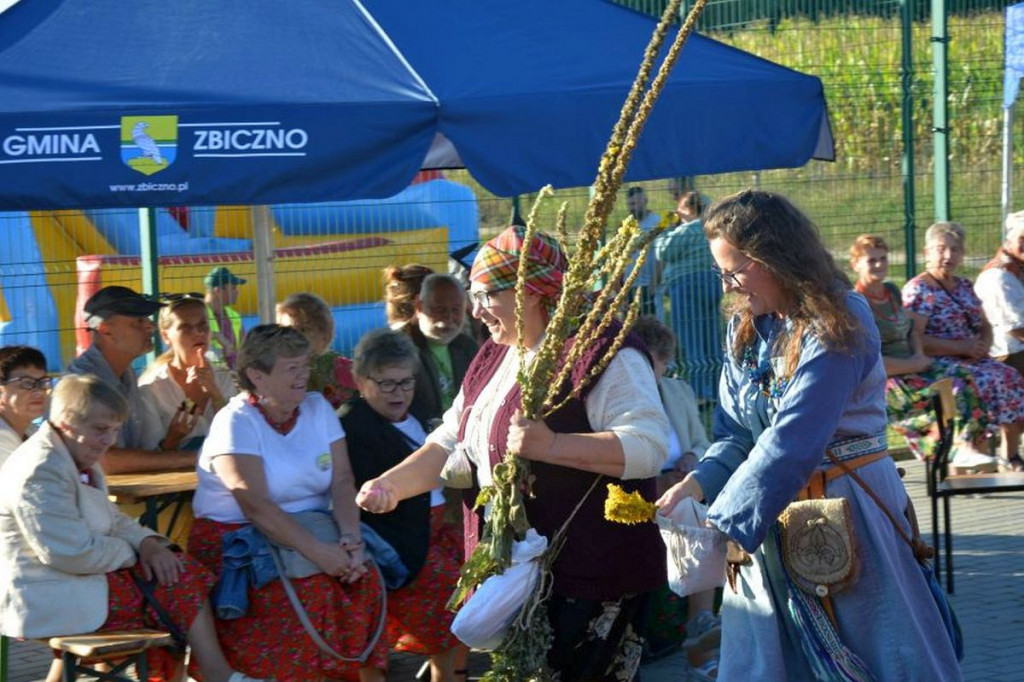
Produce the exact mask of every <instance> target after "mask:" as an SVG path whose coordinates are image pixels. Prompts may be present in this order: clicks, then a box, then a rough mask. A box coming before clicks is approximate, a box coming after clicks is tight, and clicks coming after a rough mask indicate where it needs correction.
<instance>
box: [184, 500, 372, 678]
mask: <svg viewBox="0 0 1024 682" xmlns="http://www.w3.org/2000/svg"><path fill="white" fill-rule="evenodd" d="M240 527H241V525H239V524H228V523H218V522H217V521H211V520H210V519H196V521H195V523H194V524H193V525H192V532H191V533H190V534H189V541H188V547H189V552H190V553H191V554H192V555H193V556H194V557H195V558H196V559H198V560H199V561H200V562H202V563H203V564H204V565H205V566H206V567H207V568H209V569H210V570H211V571H213V573H214V574H217V575H219V574H220V568H221V548H222V544H221V537H222V536H223V535H224V534H225V533H227V532H230V531H232V530H236V529H238V528H240ZM292 585H293V586H294V587H295V592H296V593H297V594H298V596H299V599H300V600H301V601H302V604H303V605H304V606H305V607H306V613H307V614H308V615H309V620H310V621H311V622H312V623H313V626H314V627H315V628H316V629H317V631H318V632H319V633H320V636H321V637H323V638H324V640H325V641H326V642H327V643H328V644H329V645H330V646H331V647H332V648H333V649H334V650H335V651H337V652H338V653H340V654H342V655H343V656H347V657H355V656H358V655H359V654H361V653H362V652H363V650H364V649H365V648H366V644H367V642H368V641H369V639H370V637H371V636H372V635H373V633H374V631H375V630H376V627H377V620H376V619H377V614H378V612H379V609H380V592H381V589H382V586H381V584H380V581H379V580H378V579H377V576H376V575H375V574H373V573H370V574H368V575H367V576H366V577H364V578H362V579H361V580H359V581H357V582H355V583H351V584H349V583H343V582H341V581H339V580H338V579H337V578H332V577H330V576H328V575H322V574H321V575H315V576H312V577H309V578H303V579H296V580H292ZM216 622H217V635H218V637H219V639H220V644H221V648H223V650H224V656H225V658H227V661H228V663H229V664H230V665H231V667H232V668H233V669H234V670H239V671H241V672H244V673H245V674H246V675H250V676H252V677H272V678H274V679H276V680H282V681H283V680H288V681H289V682H319V681H320V680H321V679H322V678H324V677H329V678H331V679H338V680H358V679H359V674H358V671H359V668H360V667H362V666H372V667H376V668H381V669H386V668H387V656H388V642H387V638H386V637H384V636H383V635H382V636H381V638H380V640H379V641H378V642H377V644H376V646H375V647H374V649H373V651H372V652H371V653H370V656H369V658H368V659H367V661H366V663H363V664H359V663H346V662H344V661H339V660H338V659H336V658H334V657H333V656H330V655H329V654H326V653H324V652H322V651H321V650H320V648H319V647H317V645H316V644H314V643H313V640H312V639H310V637H309V634H307V633H306V630H305V629H304V628H303V627H302V623H300V622H299V618H298V616H296V615H295V611H294V610H293V609H292V605H291V602H289V601H288V596H287V595H286V594H285V591H284V587H282V586H281V581H279V580H274V581H273V582H271V583H269V584H267V585H265V586H263V587H262V588H260V589H259V590H253V589H250V590H249V611H248V613H247V614H246V615H245V616H243V617H242V618H238V619H235V620H221V619H219V618H218V619H216ZM191 672H192V671H191V670H190V673H191ZM193 677H195V675H193ZM197 679H199V678H197Z"/></svg>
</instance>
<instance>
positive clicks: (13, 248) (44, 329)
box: [0, 212, 73, 372]
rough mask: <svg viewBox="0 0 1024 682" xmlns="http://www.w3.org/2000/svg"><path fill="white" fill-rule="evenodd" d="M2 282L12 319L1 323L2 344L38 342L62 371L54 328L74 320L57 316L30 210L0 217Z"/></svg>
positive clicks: (53, 369)
mask: <svg viewBox="0 0 1024 682" xmlns="http://www.w3.org/2000/svg"><path fill="white" fill-rule="evenodd" d="M0 225H3V229H2V230H0V253H3V254H4V258H3V260H2V261H0V286H3V290H4V299H5V300H6V301H7V310H8V311H9V312H10V315H11V320H10V322H4V323H2V324H0V345H2V346H11V345H25V346H35V347H36V348H38V349H39V350H41V351H43V354H44V355H45V356H46V362H47V363H48V364H49V367H47V369H48V370H49V371H51V372H59V371H61V370H62V369H63V368H62V367H61V364H62V363H61V357H60V340H59V338H58V334H57V332H56V331H55V330H57V329H60V328H62V327H65V326H70V325H71V324H73V322H72V321H71V320H65V321H63V322H62V321H61V320H58V319H57V304H56V302H55V301H54V300H53V295H52V294H51V293H50V284H49V282H47V281H46V270H45V268H44V266H43V257H42V254H40V253H39V247H38V244H37V242H36V235H35V231H34V230H33V229H32V221H31V220H30V219H29V217H28V213H23V212H17V213H7V214H4V216H3V219H2V220H0Z"/></svg>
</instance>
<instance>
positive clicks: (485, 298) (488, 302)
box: [469, 287, 512, 308]
mask: <svg viewBox="0 0 1024 682" xmlns="http://www.w3.org/2000/svg"><path fill="white" fill-rule="evenodd" d="M511 288H512V287H502V288H501V289H492V290H491V291H471V292H469V300H470V301H472V302H473V305H478V306H480V307H481V308H490V307H491V306H493V305H494V297H495V296H496V295H498V294H500V293H501V292H503V291H508V290H509V289H511Z"/></svg>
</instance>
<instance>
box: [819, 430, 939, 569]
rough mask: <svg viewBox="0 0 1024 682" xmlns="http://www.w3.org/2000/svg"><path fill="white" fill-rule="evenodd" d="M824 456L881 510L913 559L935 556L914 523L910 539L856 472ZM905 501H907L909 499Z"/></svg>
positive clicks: (829, 452) (834, 457) (829, 454)
mask: <svg viewBox="0 0 1024 682" xmlns="http://www.w3.org/2000/svg"><path fill="white" fill-rule="evenodd" d="M825 454H826V455H827V456H828V458H829V459H830V460H831V461H832V464H833V465H835V466H837V467H839V468H840V469H842V470H843V473H845V474H846V475H847V476H849V477H850V478H852V479H853V480H854V481H856V483H857V485H859V486H860V487H861V488H862V489H863V490H864V492H866V493H867V494H868V497H870V498H871V499H872V500H874V501H875V504H876V505H878V508H879V509H881V510H882V513H883V514H885V516H886V518H887V519H889V523H891V524H892V527H893V528H894V529H895V530H896V532H897V533H898V534H899V536H900V537H901V538H903V541H904V542H906V543H907V545H909V546H910V549H911V551H913V552H914V557H915V558H916V559H917V560H918V561H925V560H927V559H930V558H931V557H932V556H933V555H934V554H935V551H934V550H933V549H932V548H931V547H929V546H928V545H927V544H925V543H924V541H922V540H921V536H920V533H919V531H918V529H917V524H916V523H915V522H914V521H911V530H912V532H913V533H914V536H913V537H911V536H909V535H907V532H906V531H905V530H903V528H901V527H900V524H899V522H898V521H896V517H895V516H893V514H892V512H891V511H889V508H888V507H886V506H885V503H884V502H882V499H881V498H880V497H878V495H876V494H875V491H874V490H872V489H871V486H869V485H868V484H867V483H865V482H864V479H862V478H861V477H860V476H859V475H858V474H857V472H856V471H854V470H853V469H851V468H850V467H848V466H846V464H844V463H843V461H842V460H840V459H839V458H838V457H836V456H835V455H834V454H832V452H831V451H830V450H826V451H825ZM907 499H908V500H909V498H907ZM914 519H915V521H916V514H915V515H914Z"/></svg>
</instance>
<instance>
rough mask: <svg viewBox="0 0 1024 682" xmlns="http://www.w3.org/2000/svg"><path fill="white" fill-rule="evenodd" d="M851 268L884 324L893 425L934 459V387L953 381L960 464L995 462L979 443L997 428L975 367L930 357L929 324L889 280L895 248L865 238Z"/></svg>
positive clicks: (881, 328)
mask: <svg viewBox="0 0 1024 682" xmlns="http://www.w3.org/2000/svg"><path fill="white" fill-rule="evenodd" d="M850 267H851V268H852V269H853V271H854V272H856V273H857V283H856V285H855V286H856V289H857V291H859V292H860V293H862V294H863V295H864V297H865V298H866V299H867V301H868V304H869V305H870V306H871V312H872V314H873V315H874V317H875V324H876V325H877V326H878V333H879V336H880V337H881V341H882V360H883V362H884V363H885V373H886V375H888V377H889V378H888V381H887V382H886V386H885V402H886V410H887V412H888V413H889V423H890V424H891V425H892V426H893V427H894V428H895V429H896V430H897V431H899V432H900V433H901V434H902V435H903V436H904V437H905V438H906V439H907V445H908V446H909V447H910V449H911V451H912V452H913V453H914V454H915V455H917V456H918V457H919V458H922V459H928V458H930V457H932V456H933V455H934V454H935V448H936V446H937V445H938V429H937V428H936V424H935V415H934V413H933V412H932V410H931V409H930V406H929V403H930V401H931V397H932V394H931V390H930V387H931V385H932V384H933V383H934V382H935V381H937V380H939V379H942V378H944V377H949V378H951V379H952V380H953V396H954V399H955V401H956V407H957V413H956V416H955V419H954V426H955V429H956V433H957V435H958V436H959V440H960V444H959V445H958V447H957V450H956V455H957V456H956V458H955V459H956V463H957V464H958V465H960V466H977V465H978V464H981V463H985V462H990V461H991V458H990V457H988V455H981V453H979V452H978V451H977V448H976V447H975V445H974V443H975V442H977V441H980V440H981V439H983V438H984V437H985V436H988V435H989V430H990V429H993V430H994V428H995V427H994V426H992V425H991V420H990V418H989V414H988V411H987V410H986V409H985V408H984V407H983V406H982V404H981V400H980V399H979V398H978V388H977V386H976V385H975V383H974V377H973V375H972V374H971V371H970V369H968V368H967V367H965V366H963V365H961V364H960V363H958V362H953V361H949V360H936V359H935V358H932V357H930V356H928V355H925V353H924V350H923V346H922V342H921V335H922V331H923V329H924V323H923V322H918V324H917V325H915V324H914V320H913V319H912V318H911V317H910V315H909V314H908V313H907V311H906V310H905V309H904V308H903V304H902V301H901V299H900V290H899V289H898V288H897V287H896V285H895V284H893V283H892V282H887V281H886V280H885V278H886V276H887V275H888V272H889V247H888V245H887V244H886V243H885V240H884V239H882V238H881V237H877V236H875V235H868V234H863V235H861V236H859V237H857V239H855V240H854V242H853V246H851V247H850Z"/></svg>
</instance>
